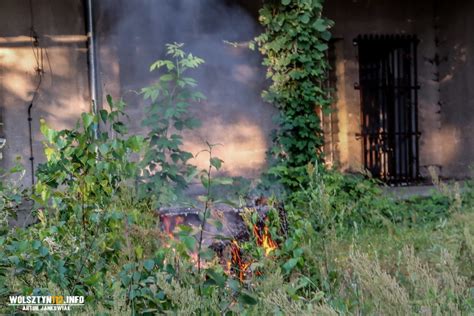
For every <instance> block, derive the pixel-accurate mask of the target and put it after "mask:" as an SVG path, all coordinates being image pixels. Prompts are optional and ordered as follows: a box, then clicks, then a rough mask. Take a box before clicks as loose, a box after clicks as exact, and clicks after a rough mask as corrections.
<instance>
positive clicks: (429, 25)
mask: <svg viewBox="0 0 474 316" xmlns="http://www.w3.org/2000/svg"><path fill="white" fill-rule="evenodd" d="M29 3H30V1H28V0H2V1H0V109H1V112H2V113H1V116H2V118H1V119H2V122H3V126H1V128H0V134H2V135H0V136H4V137H5V138H6V139H7V146H6V148H4V156H5V157H4V159H3V160H2V161H1V162H0V164H1V165H2V166H3V167H8V166H11V165H12V162H13V160H14V157H15V156H17V155H20V156H22V157H23V161H24V162H25V165H26V166H27V167H28V168H27V171H28V172H29V165H28V158H29V146H28V121H27V108H28V105H29V104H30V102H31V98H32V94H33V92H34V90H35V88H36V86H37V84H38V77H37V74H36V72H35V68H36V67H37V62H36V59H35V56H34V53H33V49H32V42H31V37H30V28H31V24H33V26H34V29H35V30H36V32H37V33H38V35H39V43H40V46H41V47H43V48H44V50H43V55H44V65H43V67H44V75H43V78H42V82H41V85H40V89H39V94H38V97H37V99H36V101H35V102H34V108H33V138H34V156H35V157H36V160H35V162H36V163H38V162H40V161H41V160H42V153H41V144H40V140H41V139H42V137H41V135H40V133H39V128H38V121H39V118H40V117H44V118H45V119H46V120H47V121H48V122H49V123H50V124H51V125H53V126H54V127H56V128H65V127H70V126H72V124H73V123H74V122H75V121H76V119H77V117H78V116H79V114H80V112H82V111H87V110H89V104H88V96H89V93H88V86H87V83H88V81H87V56H86V38H85V36H84V33H85V27H84V12H83V7H82V2H81V1H78V0H34V1H32V4H33V8H32V9H33V10H32V12H33V15H34V18H33V19H31V13H30V12H31V10H30V6H29ZM96 3H97V4H98V5H99V6H98V8H97V9H98V11H97V17H96V19H97V23H98V25H97V26H98V33H99V34H98V42H99V57H100V84H101V88H102V93H103V95H105V94H107V93H110V94H112V95H113V96H114V97H123V98H124V99H125V100H126V101H127V102H128V104H129V107H128V112H129V114H130V116H131V118H132V119H131V121H130V124H131V126H132V131H135V132H144V130H143V129H142V128H141V126H140V122H141V119H142V107H143V106H144V103H143V101H142V100H141V98H139V97H137V96H136V95H135V94H134V93H133V92H132V91H133V90H137V89H140V88H141V87H143V86H145V85H147V84H149V83H152V82H153V80H154V78H156V74H150V73H148V67H149V65H150V64H151V63H152V62H153V61H155V60H156V59H158V58H162V57H163V56H164V44H165V43H167V42H173V41H177V42H184V43H186V49H187V50H189V51H192V52H193V53H194V54H196V55H198V56H201V57H203V58H204V59H205V60H206V64H205V65H204V66H203V67H202V68H201V69H200V70H199V71H197V72H196V73H195V77H197V79H198V80H199V82H200V89H201V90H203V92H204V93H205V94H206V95H207V96H208V101H206V102H204V103H203V104H201V105H200V106H199V107H196V108H195V109H194V113H195V115H196V116H198V117H200V118H201V119H202V120H203V123H204V124H203V128H201V129H199V130H198V131H196V132H193V133H190V134H189V135H187V136H188V140H189V141H188V142H187V143H186V147H187V149H188V150H190V151H192V152H194V153H196V152H198V151H199V150H200V149H202V148H203V147H204V146H205V145H204V141H206V140H207V141H209V142H211V143H221V144H223V146H221V147H219V148H218V150H217V152H216V155H218V156H220V157H221V158H223V159H224V160H225V172H226V173H227V174H229V175H232V176H236V175H242V176H247V177H254V176H256V175H258V173H259V172H260V171H261V170H262V169H263V168H264V167H265V151H266V150H267V148H268V146H269V145H270V140H269V133H270V131H271V129H272V128H273V124H272V122H271V117H272V115H273V114H274V113H275V111H274V110H273V108H272V106H271V105H268V104H264V103H263V102H262V101H261V98H260V92H261V90H262V88H263V87H264V86H265V84H266V82H265V77H264V73H265V70H264V69H263V67H262V66H261V65H260V63H261V59H260V56H259V54H258V53H256V52H251V51H249V50H247V48H246V43H247V42H248V40H250V39H252V38H253V36H254V35H256V34H258V33H259V32H260V29H259V26H258V23H257V21H256V17H257V16H258V14H257V10H258V7H259V5H260V2H258V1H251V0H240V1H237V0H235V1H231V0H203V1H194V0H179V1H178V0H176V1H171V0H169V1H160V5H157V2H155V1H150V0H136V1H133V3H132V2H131V1H126V0H101V1H96ZM326 15H327V16H329V17H330V18H332V19H333V20H335V22H336V26H335V28H334V30H333V33H334V36H335V38H336V39H337V41H336V43H335V55H336V61H335V72H336V74H337V82H336V88H337V104H336V107H337V113H335V114H334V115H335V116H337V117H336V119H335V120H334V122H337V125H338V126H337V128H336V129H335V130H336V131H337V134H338V135H337V137H335V138H334V139H337V144H336V149H335V150H337V155H335V157H338V159H339V162H340V165H341V167H342V169H344V170H360V168H361V165H362V160H361V158H362V157H361V156H362V153H361V147H362V146H361V144H360V141H359V140H357V139H356V134H357V133H359V132H360V99H359V92H358V91H357V90H355V89H354V83H356V82H357V81H358V65H357V49H356V48H355V47H354V46H353V44H352V41H353V39H354V38H355V37H356V36H357V35H359V34H370V33H377V34H380V33H383V34H393V33H407V34H416V35H417V36H418V37H419V38H420V40H421V42H420V46H419V53H418V65H419V78H418V79H419V82H420V85H421V90H420V94H419V119H420V129H421V132H422V137H421V139H420V156H421V161H420V163H421V165H422V167H423V168H422V171H423V172H424V173H425V174H426V167H427V166H430V165H439V166H441V168H442V169H441V170H442V174H443V175H444V176H446V177H455V178H461V177H464V176H466V175H467V168H468V166H469V165H470V164H471V162H472V158H473V157H474V146H473V145H474V144H473V143H474V137H471V134H472V131H473V127H474V111H472V109H473V106H474V92H473V89H470V87H471V85H472V83H473V80H474V78H473V76H474V71H472V70H473V66H474V61H473V58H474V38H473V37H472V36H471V34H470V31H471V30H472V29H473V26H474V25H473V24H474V22H472V21H471V19H470V18H469V17H472V16H473V15H474V3H473V2H472V1H469V0H459V1H456V5H451V4H449V5H448V4H445V3H442V2H441V1H431V0H421V1H409V0H400V1H381V0H380V1H373V0H331V1H327V3H326ZM224 41H230V42H237V43H238V44H239V45H237V46H236V47H234V46H230V45H228V44H226V43H225V42H224ZM205 160H206V158H205V157H204V156H201V157H199V159H198V160H197V161H195V162H196V163H198V164H200V165H201V166H204V165H205ZM28 174H29V173H28ZM25 182H26V183H29V182H30V179H28V178H26V179H25Z"/></svg>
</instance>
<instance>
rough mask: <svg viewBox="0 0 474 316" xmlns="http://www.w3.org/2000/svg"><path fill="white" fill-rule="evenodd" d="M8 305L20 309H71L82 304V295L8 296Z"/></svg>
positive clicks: (32, 310) (40, 310)
mask: <svg viewBox="0 0 474 316" xmlns="http://www.w3.org/2000/svg"><path fill="white" fill-rule="evenodd" d="M8 299H9V301H8V303H7V305H8V306H14V307H17V308H18V309H20V310H22V311H28V312H35V311H36V312H44V311H53V312H54V311H71V310H72V308H74V307H80V306H83V305H84V296H62V295H59V296H22V295H17V296H9V298H8Z"/></svg>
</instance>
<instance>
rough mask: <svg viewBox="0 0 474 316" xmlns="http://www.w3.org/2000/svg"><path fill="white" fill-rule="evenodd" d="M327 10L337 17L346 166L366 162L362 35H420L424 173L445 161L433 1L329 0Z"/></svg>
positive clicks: (342, 162) (340, 144)
mask: <svg viewBox="0 0 474 316" xmlns="http://www.w3.org/2000/svg"><path fill="white" fill-rule="evenodd" d="M325 15H326V16H328V17H329V18H331V19H332V20H334V21H335V27H334V29H333V30H332V31H333V35H334V38H335V44H334V45H335V48H336V54H337V56H336V68H335V71H336V73H337V82H336V88H337V93H336V96H337V104H336V107H337V109H338V112H337V115H338V131H339V137H338V140H339V141H338V144H337V147H338V151H339V153H338V154H339V159H340V167H341V168H342V169H343V170H360V169H361V167H362V166H363V160H362V144H361V140H360V139H358V137H357V134H359V133H360V132H361V123H360V115H361V113H360V94H359V91H358V90H356V89H355V88H354V84H356V83H358V81H359V69H358V56H357V47H355V46H354V45H353V40H354V39H355V38H356V37H357V36H358V35H363V34H415V35H417V36H418V38H419V39H420V44H419V46H418V81H419V84H420V86H421V88H420V90H419V127H420V131H421V133H422V136H421V138H420V165H421V172H422V173H423V174H425V175H426V168H427V167H428V166H430V165H439V164H441V163H442V162H443V160H442V157H443V155H444V153H443V150H444V149H443V148H442V147H440V146H439V132H438V130H439V128H440V124H441V122H440V115H439V106H438V99H439V92H438V82H437V81H436V80H435V76H434V75H435V73H436V72H437V67H436V65H435V64H434V63H433V59H434V58H435V54H436V47H435V28H434V14H433V4H432V1H429V0H426V1H409V0H403V1H371V0H355V1H352V0H351V1H349V0H333V1H327V2H326V7H325Z"/></svg>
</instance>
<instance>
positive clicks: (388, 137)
mask: <svg viewBox="0 0 474 316" xmlns="http://www.w3.org/2000/svg"><path fill="white" fill-rule="evenodd" d="M418 42H419V41H418V39H417V37H416V36H413V35H361V36H358V37H357V38H356V39H355V40H354V45H356V46H357V47H358V55H359V84H358V85H357V86H356V88H357V89H359V90H360V99H361V133H360V134H359V135H358V136H359V137H361V138H362V144H363V161H364V166H365V168H366V169H367V170H368V171H370V172H371V174H372V176H374V177H375V178H378V179H380V180H382V181H384V182H386V183H388V184H391V185H407V184H410V183H413V182H416V181H418V180H419V179H420V172H419V169H420V168H419V152H418V148H419V138H420V132H419V129H418V90H419V88H420V87H419V85H418V80H417V76H418V75H417V45H418Z"/></svg>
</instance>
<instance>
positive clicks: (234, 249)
mask: <svg viewBox="0 0 474 316" xmlns="http://www.w3.org/2000/svg"><path fill="white" fill-rule="evenodd" d="M252 231H253V234H254V236H255V238H256V242H257V245H258V246H260V247H262V248H263V249H264V251H265V256H269V255H270V253H271V252H272V251H274V250H275V249H277V248H278V245H277V243H276V242H275V241H274V240H273V239H272V238H271V235H270V232H269V229H268V226H266V225H264V226H263V228H259V226H258V225H254V226H253V229H252ZM230 252H231V257H232V258H231V260H229V261H228V262H227V263H226V268H227V271H228V272H229V273H230V272H231V270H232V267H235V268H236V270H237V273H238V277H239V280H240V281H241V282H243V281H244V280H245V276H246V274H247V270H248V268H249V267H250V265H251V264H252V261H247V262H246V261H244V260H243V258H242V250H241V248H240V246H239V243H238V242H237V241H236V240H233V241H232V243H231V245H230ZM257 273H258V272H257Z"/></svg>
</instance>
